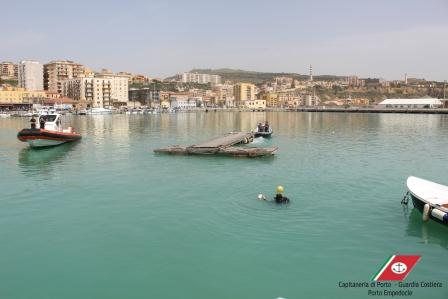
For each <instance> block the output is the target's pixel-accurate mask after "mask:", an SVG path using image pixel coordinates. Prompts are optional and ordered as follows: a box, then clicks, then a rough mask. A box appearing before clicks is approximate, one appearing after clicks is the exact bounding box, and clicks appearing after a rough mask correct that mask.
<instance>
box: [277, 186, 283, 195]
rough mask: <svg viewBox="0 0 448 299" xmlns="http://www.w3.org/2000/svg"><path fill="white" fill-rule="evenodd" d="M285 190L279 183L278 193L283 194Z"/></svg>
mask: <svg viewBox="0 0 448 299" xmlns="http://www.w3.org/2000/svg"><path fill="white" fill-rule="evenodd" d="M283 191H284V189H283V186H281V185H278V186H277V193H278V194H282V193H283Z"/></svg>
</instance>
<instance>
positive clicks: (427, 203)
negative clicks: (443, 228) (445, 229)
mask: <svg viewBox="0 0 448 299" xmlns="http://www.w3.org/2000/svg"><path fill="white" fill-rule="evenodd" d="M406 184H407V187H408V190H409V195H410V197H411V199H412V203H413V205H414V207H415V208H416V209H417V210H419V211H420V212H421V213H422V217H423V220H424V221H426V220H428V219H433V220H435V221H437V222H439V223H442V224H445V225H448V186H445V185H441V184H437V183H434V182H431V181H427V180H424V179H421V178H417V177H414V176H410V177H409V178H408V179H407V182H406Z"/></svg>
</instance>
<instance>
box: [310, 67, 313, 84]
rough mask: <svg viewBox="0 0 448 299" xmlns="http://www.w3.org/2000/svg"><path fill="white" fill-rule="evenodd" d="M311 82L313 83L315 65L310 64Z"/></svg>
mask: <svg viewBox="0 0 448 299" xmlns="http://www.w3.org/2000/svg"><path fill="white" fill-rule="evenodd" d="M310 81H313V65H312V64H310Z"/></svg>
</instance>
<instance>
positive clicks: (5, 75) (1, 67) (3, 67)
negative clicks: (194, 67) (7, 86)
mask: <svg viewBox="0 0 448 299" xmlns="http://www.w3.org/2000/svg"><path fill="white" fill-rule="evenodd" d="M18 72H19V66H18V65H17V64H15V63H13V62H10V61H3V62H1V63H0V78H1V79H17V76H18Z"/></svg>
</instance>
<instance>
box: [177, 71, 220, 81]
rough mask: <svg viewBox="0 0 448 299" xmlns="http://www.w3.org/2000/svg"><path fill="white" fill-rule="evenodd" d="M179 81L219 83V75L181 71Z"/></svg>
mask: <svg viewBox="0 0 448 299" xmlns="http://www.w3.org/2000/svg"><path fill="white" fill-rule="evenodd" d="M179 77H180V78H179V79H180V81H182V82H184V83H188V82H192V83H202V84H207V83H211V84H221V76H219V75H210V74H199V73H182V74H180V75H179Z"/></svg>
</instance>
